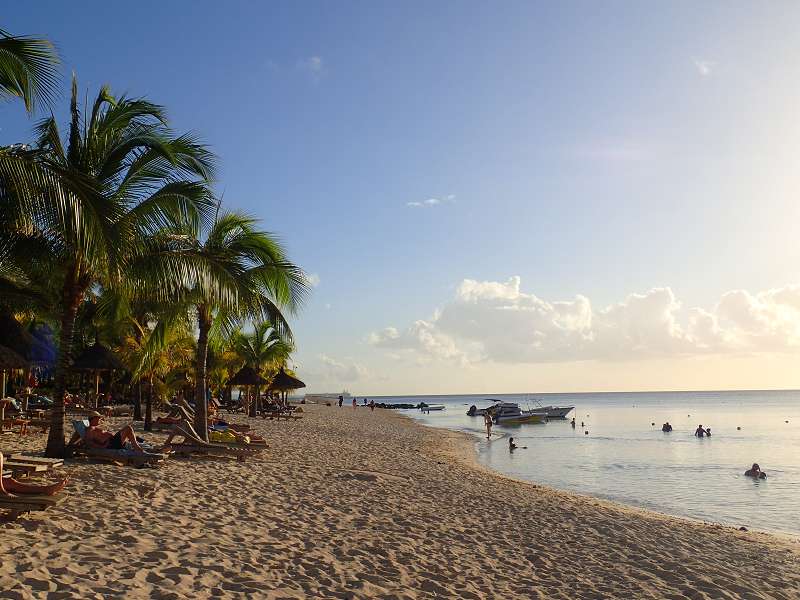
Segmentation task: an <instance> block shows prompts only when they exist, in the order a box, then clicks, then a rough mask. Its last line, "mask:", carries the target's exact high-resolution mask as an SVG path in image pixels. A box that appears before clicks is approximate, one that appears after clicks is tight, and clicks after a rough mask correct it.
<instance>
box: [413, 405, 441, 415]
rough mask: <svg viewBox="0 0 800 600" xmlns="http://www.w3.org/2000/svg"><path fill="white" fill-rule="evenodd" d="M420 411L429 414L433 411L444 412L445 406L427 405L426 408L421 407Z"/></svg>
mask: <svg viewBox="0 0 800 600" xmlns="http://www.w3.org/2000/svg"><path fill="white" fill-rule="evenodd" d="M419 409H420V410H421V411H422V412H424V413H429V412H431V411H436V410H444V404H426V405H425V406H420V407H419Z"/></svg>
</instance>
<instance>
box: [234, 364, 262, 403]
mask: <svg viewBox="0 0 800 600" xmlns="http://www.w3.org/2000/svg"><path fill="white" fill-rule="evenodd" d="M265 383H267V380H266V379H264V378H263V377H262V376H261V375H259V374H258V372H257V371H256V370H255V369H254V368H252V367H248V366H247V365H245V366H243V367H242V368H241V369H239V371H238V372H237V373H236V375H234V376H233V377H231V378H230V379H229V380H228V385H243V386H245V388H246V390H247V391H246V396H247V398H248V399H249V398H250V386H251V385H255V386H262V385H264V384H265ZM248 402H249V400H248Z"/></svg>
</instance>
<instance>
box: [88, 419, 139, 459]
mask: <svg viewBox="0 0 800 600" xmlns="http://www.w3.org/2000/svg"><path fill="white" fill-rule="evenodd" d="M102 418H103V415H101V414H100V413H99V412H97V411H96V410H95V411H92V412H90V413H89V428H88V429H87V430H86V443H87V444H88V445H89V446H90V447H91V448H106V449H108V450H122V448H124V447H125V442H130V443H131V446H133V448H134V449H135V450H138V451H139V452H144V449H143V448H142V447H141V446H140V445H139V442H138V441H137V440H136V434H135V433H134V432H133V427H131V426H130V425H125V427H123V428H122V429H120V430H119V431H118V432H117V433H111V432H110V431H106V430H104V429H101V428H100V419H102Z"/></svg>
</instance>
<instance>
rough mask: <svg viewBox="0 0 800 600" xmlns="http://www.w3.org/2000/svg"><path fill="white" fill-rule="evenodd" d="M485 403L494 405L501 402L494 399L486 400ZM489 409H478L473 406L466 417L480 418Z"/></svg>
mask: <svg viewBox="0 0 800 600" xmlns="http://www.w3.org/2000/svg"><path fill="white" fill-rule="evenodd" d="M486 401H487V402H494V403H495V405H496V403H497V402H501V400H496V399H494V398H487V399H486ZM489 408H493V407H491V406H490V407H489ZM489 408H478V407H477V406H475V405H474V404H473V405H472V406H470V407H469V409H468V410H467V416H468V417H482V416H483V415H485V414H486V411H487V410H489Z"/></svg>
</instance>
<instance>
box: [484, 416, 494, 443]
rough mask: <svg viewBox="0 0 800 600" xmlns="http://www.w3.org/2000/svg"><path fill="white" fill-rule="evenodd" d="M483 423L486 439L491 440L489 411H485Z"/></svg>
mask: <svg viewBox="0 0 800 600" xmlns="http://www.w3.org/2000/svg"><path fill="white" fill-rule="evenodd" d="M483 422H484V423H485V424H486V439H487V440H488V439H491V437H492V413H491V411H488V410H487V411H486V412H485V413H484V414H483Z"/></svg>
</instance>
